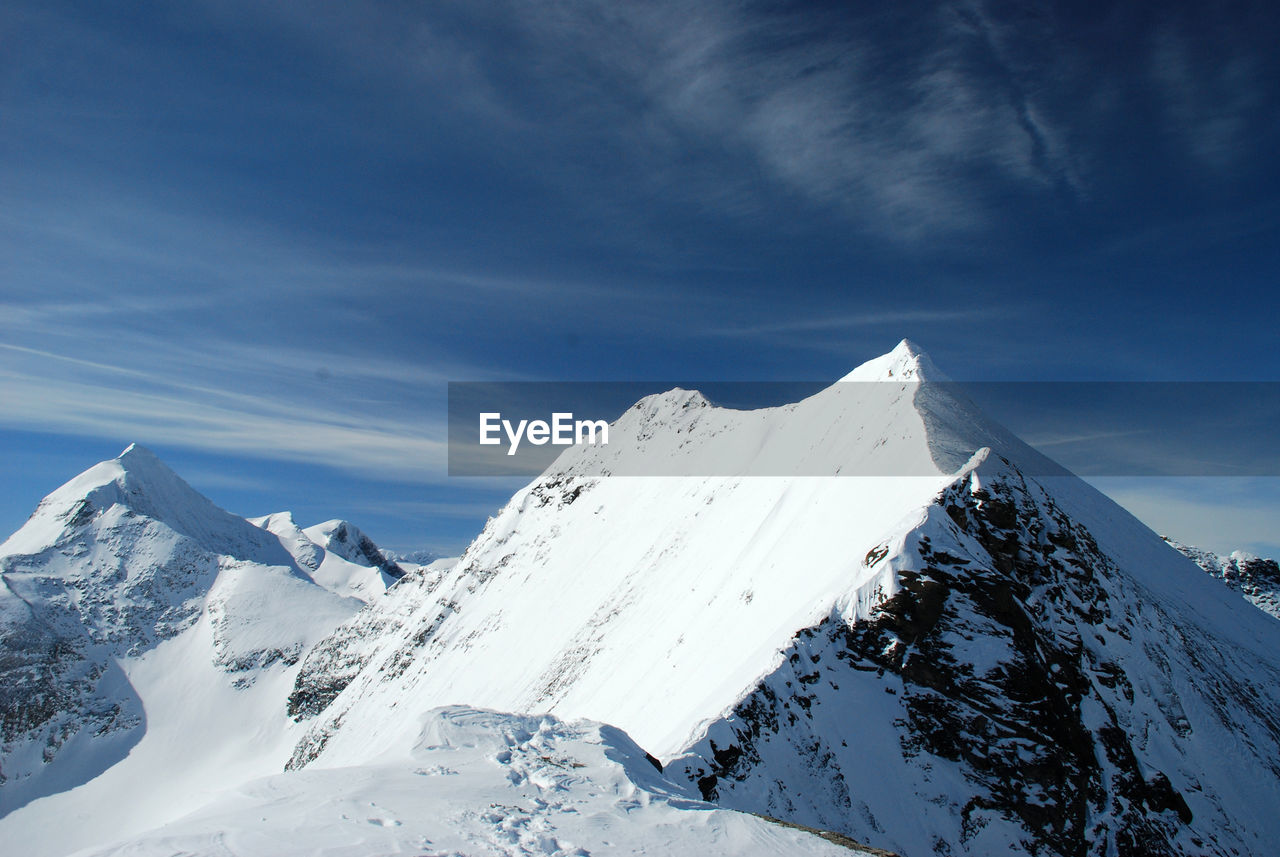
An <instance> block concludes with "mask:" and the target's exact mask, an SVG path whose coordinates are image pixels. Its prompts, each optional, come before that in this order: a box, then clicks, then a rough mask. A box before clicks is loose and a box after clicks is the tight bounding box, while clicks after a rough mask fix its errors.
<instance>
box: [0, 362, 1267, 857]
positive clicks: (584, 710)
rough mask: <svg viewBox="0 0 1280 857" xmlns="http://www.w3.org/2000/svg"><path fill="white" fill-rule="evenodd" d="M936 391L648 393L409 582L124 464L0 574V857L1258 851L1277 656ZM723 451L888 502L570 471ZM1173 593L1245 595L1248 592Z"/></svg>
mask: <svg viewBox="0 0 1280 857" xmlns="http://www.w3.org/2000/svg"><path fill="white" fill-rule="evenodd" d="M939 377H940V376H938V375H937V370H936V369H934V368H933V367H932V365H931V364H930V363H929V362H928V360H927V358H925V357H923V356H922V355H920V354H918V352H916V351H915V350H914V349H913V348H912V347H911V346H910V345H909V344H907V343H904V344H903V345H900V346H899V347H898V348H897V349H895V350H894V351H893V352H892V353H890V354H888V355H885V356H884V357H881V358H878V359H876V360H873V361H871V362H869V363H867V364H865V365H864V366H862V367H859V368H858V369H857V370H855V371H854V372H852V373H850V375H849V376H848V377H847V378H846V379H845V380H850V381H858V382H868V381H880V382H884V384H885V385H887V386H886V387H885V388H884V389H882V390H879V391H878V392H877V393H876V394H875V395H874V396H869V395H866V394H865V390H866V389H867V388H868V386H869V385H868V384H865V383H856V384H836V385H834V386H833V387H831V388H830V389H828V390H826V391H823V392H821V393H818V394H817V395H815V396H813V397H811V398H809V399H806V400H804V401H802V402H799V403H796V404H794V405H788V406H785V407H783V408H778V409H770V412H769V413H768V414H765V415H763V416H762V415H761V414H760V413H759V412H735V411H726V410H723V409H720V408H716V407H714V406H713V405H711V404H710V403H709V402H707V401H706V400H705V399H702V398H701V397H700V396H697V395H696V394H690V393H688V392H678V393H672V394H666V395H661V396H655V397H650V398H648V399H645V400H644V401H642V402H641V403H638V405H637V406H636V407H635V408H633V409H631V410H629V411H628V412H627V413H626V414H624V416H623V417H622V418H620V419H619V420H618V421H617V422H616V423H615V424H614V425H613V427H612V429H611V443H610V446H609V447H608V448H607V449H602V448H599V447H596V448H582V449H575V450H570V451H569V452H567V453H566V454H565V455H563V456H562V457H561V458H560V460H558V461H557V462H556V464H555V465H553V466H552V467H551V468H550V469H549V470H548V471H547V472H546V473H545V474H543V475H542V476H541V477H540V478H538V479H537V480H535V481H534V482H533V483H532V484H530V485H529V486H528V487H526V488H524V489H522V490H521V491H519V492H517V493H516V494H515V496H514V497H513V498H512V499H511V501H510V502H509V503H508V504H507V506H506V507H505V508H504V509H503V510H502V511H501V512H500V513H499V514H498V515H496V516H495V517H494V518H493V519H491V520H490V521H489V523H488V525H487V526H486V527H485V529H484V531H483V532H482V533H481V534H480V535H479V536H478V537H477V539H476V540H475V542H474V543H473V544H472V545H471V547H470V548H468V550H467V551H466V553H465V554H464V555H463V556H462V557H461V558H460V559H458V560H435V561H432V562H429V563H425V562H420V561H419V562H415V561H414V560H415V559H418V560H425V559H429V558H428V557H417V558H414V557H403V558H401V557H397V556H395V555H391V554H388V553H387V552H385V551H381V550H379V549H378V548H377V546H376V545H374V544H373V543H372V541H370V540H369V539H368V538H367V537H366V536H364V535H363V534H362V533H360V532H359V530H358V529H356V528H355V527H353V526H352V525H350V524H347V523H345V522H340V521H334V522H328V523H326V524H322V525H318V526H316V527H310V528H307V529H305V530H304V529H301V528H299V527H298V526H297V525H296V524H295V523H294V522H293V520H292V519H291V518H290V517H289V516H288V515H287V514H281V515H272V516H268V517H267V518H263V519H256V520H255V521H253V522H252V523H250V522H246V521H244V520H242V519H238V518H235V517H234V516H231V515H228V514H227V513H225V512H223V511H222V510H220V509H217V508H216V507H214V506H213V505H212V504H211V503H209V502H208V501H207V500H204V498H202V497H199V495H197V494H195V492H194V491H191V489H190V488H188V487H187V486H186V485H185V483H182V482H181V480H180V479H178V478H177V477H176V476H174V475H173V474H172V473H171V472H170V471H168V469H167V468H165V467H164V466H163V465H162V464H160V463H159V462H158V461H156V460H155V459H154V457H153V456H150V455H149V454H148V453H145V451H142V450H139V449H137V448H133V449H131V450H129V451H127V452H126V453H125V455H123V456H122V457H121V458H120V459H118V460H117V461H115V462H106V463H104V464H103V465H99V466H98V467H97V468H94V469H92V470H90V471H88V472H87V473H86V474H85V475H83V476H81V477H78V479H77V480H73V481H72V482H71V483H68V485H67V486H64V487H63V488H62V489H59V491H58V492H55V494H53V495H51V496H50V498H48V499H46V501H45V502H44V503H42V504H41V507H40V509H38V510H37V512H36V514H35V515H33V517H32V520H31V521H30V522H28V524H27V526H25V527H24V528H23V530H22V531H20V532H19V533H18V534H15V536H14V537H13V538H11V539H10V540H9V541H8V542H6V543H5V545H4V546H3V547H2V548H0V568H2V569H3V581H4V584H5V587H6V588H5V589H4V590H3V592H2V593H0V598H2V599H3V600H0V620H2V621H3V623H4V624H3V626H0V633H2V634H3V635H4V644H5V646H6V648H5V650H4V651H5V657H6V661H5V662H4V663H3V665H2V666H3V669H4V673H3V686H2V687H0V692H2V693H4V694H6V696H5V698H4V701H5V705H6V707H5V711H6V715H5V717H6V720H5V728H6V733H5V744H4V747H3V752H4V755H3V756H0V773H2V774H3V775H4V776H5V777H6V780H5V782H4V783H3V785H2V786H0V800H2V801H4V804H3V809H4V810H5V811H8V810H13V811H12V812H10V814H9V815H7V816H6V817H4V818H0V836H3V837H5V838H6V840H11V839H12V840H13V841H19V840H20V841H23V842H24V843H25V842H30V843H32V844H31V846H30V847H29V848H27V849H26V850H25V853H30V854H49V855H55V854H65V853H69V852H71V851H74V850H76V849H78V848H83V847H94V848H97V849H99V850H98V851H95V852H94V853H141V854H170V853H186V852H192V853H220V854H221V853H230V854H259V853H261V854H277V853H316V852H317V850H318V849H319V847H320V846H321V845H322V844H323V845H326V846H330V847H331V849H332V853H350V854H365V853H370V852H379V853H384V852H394V851H406V852H410V853H423V854H468V855H469V854H476V855H481V854H484V855H488V854H544V853H545V854H582V853H590V854H609V853H626V854H631V853H653V854H673V853H674V854H681V853H709V854H795V853H834V852H833V851H832V849H833V847H834V846H833V844H832V843H833V842H840V843H843V844H844V845H848V844H849V843H850V842H851V841H856V842H861V843H867V844H868V845H870V846H875V847H878V848H884V849H888V850H890V851H895V852H899V853H901V854H905V855H923V854H934V853H937V854H953V855H957V854H975V855H976V854H991V853H1014V854H1016V853H1026V854H1049V855H1068V854H1069V855H1073V857H1074V855H1093V854H1097V855H1104V854H1105V855H1112V854H1115V855H1139V854H1197V855H1198V854H1222V855H1226V854H1263V853H1268V845H1269V844H1270V843H1273V842H1274V841H1276V840H1277V838H1280V817H1278V816H1277V813H1276V812H1275V811H1274V810H1275V807H1277V806H1280V762H1277V760H1278V759H1280V715H1278V714H1277V712H1280V664H1278V663H1277V656H1276V653H1277V652H1280V623H1277V622H1276V621H1275V620H1274V619H1273V618H1271V617H1269V616H1267V615H1265V614H1264V613H1263V612H1261V611H1259V610H1256V609H1255V608H1254V607H1252V606H1251V605H1250V604H1248V603H1247V602H1246V601H1245V600H1244V599H1243V598H1241V597H1240V595H1239V594H1237V593H1236V592H1232V591H1231V589H1230V588H1228V587H1226V586H1223V585H1222V583H1221V582H1220V581H1219V580H1215V579H1213V577H1212V576H1210V575H1207V574H1205V573H1204V572H1203V571H1201V570H1200V569H1199V568H1197V567H1196V565H1195V564H1193V563H1192V562H1191V561H1189V560H1187V559H1186V558H1185V557H1183V556H1182V555H1180V554H1179V553H1178V552H1176V551H1174V550H1172V549H1170V547H1169V546H1167V545H1166V544H1165V543H1164V542H1162V541H1161V540H1160V539H1159V537H1157V536H1156V535H1155V534H1153V533H1151V532H1150V531H1149V530H1148V529H1146V528H1145V527H1143V526H1142V525H1141V524H1140V523H1139V522H1137V521H1136V520H1135V519H1133V518H1132V517H1131V516H1129V515H1128V514H1127V513H1125V512H1124V511H1123V510H1121V509H1120V508H1118V507H1117V506H1115V505H1114V504H1113V503H1111V502H1110V501H1109V500H1107V499H1106V498H1104V497H1102V496H1101V495H1100V494H1098V493H1097V492H1096V491H1094V490H1093V489H1092V488H1090V487H1089V486H1087V485H1086V484H1084V483H1083V482H1081V481H1079V480H1077V479H1075V478H1074V477H1071V476H1069V475H1065V474H1064V475H1061V476H1044V475H1040V474H1046V473H1052V472H1054V468H1053V466H1052V465H1051V463H1049V462H1046V460H1045V459H1043V458H1042V457H1041V456H1040V455H1039V454H1038V453H1036V452H1035V451H1034V450H1031V449H1030V448H1029V447H1027V446H1026V445H1025V444H1022V443H1021V442H1020V441H1019V440H1017V438H1015V437H1012V436H1011V435H1009V433H1008V432H1007V431H1005V430H1004V429H1002V428H1001V427H999V426H997V425H994V424H992V423H990V422H988V421H987V420H986V419H985V418H984V417H983V416H982V415H981V414H980V413H978V412H977V411H976V410H975V409H974V408H973V407H972V406H971V405H970V404H968V403H966V402H963V401H958V400H956V399H954V398H952V397H950V395H949V394H946V393H944V392H941V390H940V389H939V388H936V387H933V386H931V385H929V384H928V381H929V380H931V379H937V378H939ZM886 390H887V391H888V392H887V393H886ZM860 391H862V392H860ZM761 425H768V426H770V427H771V428H770V430H769V432H768V435H769V436H768V437H764V436H761V435H760V431H759V427H760V426H761ZM780 437H785V439H786V443H780V442H778V438H780ZM725 448H729V449H732V450H734V451H735V452H734V454H735V455H737V456H738V457H739V458H738V460H740V461H741V462H742V463H743V468H744V472H757V471H759V470H761V469H763V470H767V471H769V472H797V473H799V472H804V473H813V472H815V471H819V472H820V471H825V472H828V473H830V474H837V473H850V472H895V473H910V474H914V475H911V476H898V477H873V476H857V477H853V476H841V477H839V478H832V477H830V476H828V477H822V476H804V477H790V478H784V477H776V476H775V477H761V476H757V477H731V476H726V477H716V478H694V477H660V478H657V477H655V478H646V479H633V478H602V477H600V476H598V474H600V473H601V472H626V471H628V470H629V469H632V468H637V467H642V466H643V462H644V461H645V460H646V456H647V457H650V458H653V459H655V460H657V459H663V460H667V461H668V463H669V460H671V459H673V458H687V457H689V456H698V455H702V454H715V453H713V452H712V451H713V450H723V449H725ZM601 456H616V457H617V461H612V460H602V459H601ZM788 456H791V457H792V458H793V459H794V460H788V458H787V457H788ZM660 464H661V462H659V465H660ZM661 469H662V468H661V466H659V470H661ZM1029 474H1037V476H1035V477H1034V478H1033V477H1032V476H1031V475H1029ZM1197 561H1199V560H1198V559H1197ZM1202 564H1203V563H1202ZM1206 567H1207V568H1209V570H1210V571H1211V573H1212V574H1213V575H1214V576H1217V577H1219V578H1222V579H1225V580H1226V582H1227V583H1228V584H1231V585H1234V586H1235V588H1236V589H1239V590H1241V591H1242V592H1244V594H1245V595H1247V596H1250V593H1251V590H1250V589H1249V588H1248V586H1246V585H1245V584H1243V583H1240V584H1239V585H1236V582H1238V580H1239V579H1240V578H1241V577H1242V576H1243V574H1244V571H1247V572H1248V573H1249V575H1251V578H1250V579H1251V580H1252V581H1253V582H1252V583H1250V584H1249V586H1254V588H1255V589H1256V588H1258V587H1259V586H1260V584H1258V583H1257V581H1259V580H1260V579H1261V577H1262V576H1263V574H1262V572H1265V571H1266V569H1262V570H1261V571H1259V570H1258V569H1257V568H1255V567H1254V566H1253V565H1250V564H1248V563H1245V564H1244V565H1240V564H1239V563H1237V566H1235V567H1234V568H1236V569H1237V570H1236V571H1234V572H1230V573H1228V572H1227V571H1226V570H1220V571H1214V569H1215V568H1219V566H1217V565H1213V564H1212V563H1211V564H1210V566H1206ZM1254 594H1256V593H1254ZM1250 597H1252V596H1250ZM1254 600H1255V601H1256V600H1257V598H1255V599H1254ZM459 705H462V706H467V707H466V708H459V707H457V706H459ZM15 712H16V713H15ZM496 712H514V713H515V714H499V713H496ZM535 714H536V715H538V716H525V715H535ZM543 715H547V716H543ZM606 723H607V724H611V725H608V726H605V725H602V724H606ZM624 730H625V731H624ZM633 739H634V743H633ZM640 748H644V749H643V750H642V749H640ZM646 751H647V753H651V754H653V757H654V758H651V757H649V756H648V755H647V753H646ZM660 767H661V768H662V770H661V771H659V768H660ZM286 770H287V771H288V772H287V773H282V772H284V771H286ZM42 795H43V796H44V797H41V796H42ZM33 798H39V799H36V800H33ZM760 816H769V817H773V818H776V819H782V820H784V821H786V822H789V823H791V824H793V825H803V826H805V827H807V828H814V829H820V830H824V831H828V832H829V833H828V834H827V835H828V837H829V838H828V839H819V838H817V837H816V836H813V835H810V834H809V833H806V832H804V831H802V830H799V829H798V828H794V827H786V828H784V827H781V826H779V825H778V824H776V823H774V822H766V821H764V820H762V819H761V818H760ZM68 819H72V820H74V823H68ZM161 825H163V827H161ZM148 831H150V832H148ZM299 831H300V832H299ZM842 837H844V838H842ZM111 842H115V843H117V844H115V845H110V846H109V847H106V846H108V843H111ZM104 847H106V850H105V851H103V850H102V849H103V848H104ZM846 853H847V852H846Z"/></svg>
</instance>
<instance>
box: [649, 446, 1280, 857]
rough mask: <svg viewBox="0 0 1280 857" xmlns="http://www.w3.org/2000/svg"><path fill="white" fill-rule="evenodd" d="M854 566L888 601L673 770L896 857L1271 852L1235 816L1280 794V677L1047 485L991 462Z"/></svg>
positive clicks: (712, 796)
mask: <svg viewBox="0 0 1280 857" xmlns="http://www.w3.org/2000/svg"><path fill="white" fill-rule="evenodd" d="M866 561H867V563H868V564H869V565H876V564H880V563H893V564H896V565H897V566H898V568H899V571H898V575H897V576H898V583H899V586H900V588H899V589H898V590H897V592H896V593H894V594H892V595H889V596H888V597H886V598H885V599H884V600H883V601H881V603H880V604H879V605H878V606H876V607H875V608H873V609H872V610H871V611H870V613H869V614H868V615H867V616H865V617H864V618H862V619H860V620H859V621H855V622H850V621H848V617H846V616H843V615H841V614H840V613H838V612H834V613H833V614H832V615H830V616H828V617H826V618H824V619H823V620H822V621H821V622H818V623H816V624H815V625H812V626H810V627H808V628H805V629H802V630H800V631H799V632H798V633H797V634H796V636H795V638H794V639H793V640H792V642H791V644H790V646H788V648H787V649H786V650H785V651H784V652H783V657H782V659H781V662H780V663H779V665H778V667H777V669H776V670H775V671H774V672H773V673H771V674H770V675H768V676H766V677H765V678H764V679H763V680H762V681H761V682H760V683H759V684H757V686H756V687H755V688H754V689H753V690H752V691H751V692H750V693H749V694H747V695H746V696H745V697H744V698H743V699H742V700H740V701H739V702H738V703H737V704H736V705H735V706H734V708H733V711H732V712H731V713H730V714H729V716H727V717H725V718H723V719H721V720H719V721H717V722H716V723H714V724H713V725H712V726H711V727H710V728H709V729H708V730H707V734H706V735H705V737H704V738H703V739H702V740H701V741H699V742H698V743H697V744H695V745H694V747H693V748H691V751H690V753H689V754H687V755H686V756H684V757H682V758H679V759H677V760H675V761H674V762H672V763H671V764H670V765H669V766H668V768H667V772H668V774H669V775H672V776H676V775H679V776H682V777H684V778H685V779H686V780H688V781H689V782H691V783H693V784H696V785H697V786H698V788H699V789H700V790H701V792H702V794H703V795H704V796H705V797H706V798H707V799H708V800H714V801H716V802H718V803H720V804H721V805H724V806H732V807H736V808H740V809H747V810H750V811H754V812H762V813H768V814H772V815H778V816H781V817H785V818H792V819H796V820H799V821H802V822H804V823H806V824H810V825H814V826H819V827H827V828H832V829H836V830H842V831H845V832H848V833H850V834H851V835H854V836H855V837H856V838H861V839H863V840H864V841H870V842H877V841H879V842H886V841H890V840H892V844H893V846H894V847H900V848H902V850H903V851H904V853H930V852H935V853H952V852H953V851H955V850H960V851H963V852H965V853H975V854H995V853H1015V852H1019V851H1026V852H1029V853H1050V854H1097V855H1105V854H1116V855H1140V854H1231V853H1260V849H1263V848H1264V847H1265V840H1264V839H1260V838H1259V837H1258V836H1257V831H1256V829H1254V830H1250V829H1249V828H1248V827H1243V826H1241V825H1239V822H1238V819H1239V818H1240V817H1241V815H1244V816H1245V817H1249V818H1253V817H1256V816H1255V815H1254V813H1255V812H1257V810H1258V809H1263V808H1265V807H1266V806H1267V805H1269V802H1273V801H1274V800H1275V799H1276V795H1277V789H1276V784H1277V783H1280V760H1278V758H1277V756H1276V752H1277V751H1278V750H1280V708H1277V707H1276V705H1275V700H1276V698H1277V692H1276V688H1277V682H1278V681H1280V670H1277V669H1276V667H1275V664H1274V663H1271V664H1267V663H1263V664H1250V665H1249V666H1248V667H1247V668H1242V667H1241V665H1240V664H1239V663H1238V662H1237V661H1236V654H1237V650H1236V649H1235V648H1234V647H1233V646H1230V645H1226V644H1224V641H1222V640H1221V639H1218V638H1216V637H1215V635H1214V634H1213V633H1212V629H1206V628H1203V627H1199V626H1197V625H1195V624H1192V623H1189V622H1187V621H1186V620H1185V617H1183V616H1180V615H1178V614H1177V612H1176V605H1175V604H1172V603H1170V602H1168V601H1165V600H1164V599H1162V598H1161V597H1159V596H1158V595H1157V594H1155V593H1153V592H1151V591H1149V590H1147V589H1146V588H1145V587H1143V586H1142V585H1140V584H1139V583H1138V582H1137V581H1135V580H1133V579H1132V578H1130V577H1129V576H1128V575H1126V574H1125V572H1124V570H1123V569H1121V568H1120V567H1119V566H1118V565H1117V564H1116V562H1115V561H1114V560H1113V559H1112V558H1111V557H1109V556H1108V555H1107V554H1106V553H1105V552H1104V551H1103V550H1102V549H1100V548H1099V546H1098V544H1097V542H1096V541H1095V540H1094V538H1093V537H1092V535H1091V534H1090V533H1089V531H1088V529H1087V528H1085V527H1083V526H1082V525H1080V524H1078V523H1075V522H1073V521H1072V520H1071V518H1070V517H1069V516H1068V515H1067V514H1066V513H1065V512H1064V511H1063V510H1062V508H1061V507H1059V506H1058V505H1057V503H1056V502H1055V501H1054V499H1053V497H1052V495H1051V494H1049V493H1048V492H1046V491H1045V490H1044V489H1043V488H1042V487H1041V486H1039V485H1037V484H1035V483H1033V482H1030V481H1028V480H1026V479H1025V478H1023V477H1022V476H1021V475H1020V474H1019V473H1018V472H1017V471H1016V470H1015V469H1013V468H1011V467H1010V466H1009V465H1008V463H1007V462H1001V461H996V462H984V463H983V464H981V465H979V466H978V467H976V468H975V469H974V470H973V472H972V473H971V474H969V475H968V476H967V478H966V477H965V475H964V474H962V478H960V479H958V480H957V481H956V483H955V484H953V485H952V486H950V487H949V488H948V489H947V490H945V491H943V492H942V493H941V494H940V495H939V496H938V497H937V499H936V501H935V503H934V504H933V505H932V506H931V507H930V509H929V515H928V517H927V518H926V520H925V521H924V522H923V523H922V524H921V525H920V526H919V527H917V528H916V529H915V530H913V531H912V533H911V534H910V535H909V537H908V538H907V539H906V541H905V543H904V550H903V552H902V553H899V554H897V555H896V556H895V555H890V554H886V553H885V552H884V551H883V550H873V551H872V552H871V553H869V554H868V556H867V559H866ZM886 594H887V593H886ZM886 727H887V728H886ZM1233 745H1234V746H1233ZM1241 750H1244V752H1241ZM887 771H892V779H893V780H895V781H896V782H897V783H898V784H899V785H898V787H899V788H900V789H901V788H903V787H905V788H906V789H907V790H908V793H909V794H911V795H912V796H913V797H914V800H912V801H911V804H910V805H911V807H912V809H911V812H910V814H909V815H910V823H909V825H908V824H905V823H904V819H903V818H902V806H901V804H900V803H898V800H900V796H899V795H894V798H893V799H886V795H885V786H884V781H885V779H886V772H887ZM1246 772H1247V773H1246ZM1236 778H1243V782H1244V783H1247V784H1248V785H1246V786H1245V787H1244V788H1238V787H1236V788H1233V787H1232V783H1233V780H1235V779H1236ZM1254 788H1257V789H1259V790H1260V791H1261V792H1262V793H1263V795H1264V797H1263V798H1262V799H1261V800H1259V799H1258V798H1257V797H1256V796H1255V797H1254V798H1253V802H1254V806H1255V809H1253V810H1252V811H1251V810H1249V809H1246V808H1245V805H1246V804H1247V803H1248V802H1249V801H1250V795H1249V791H1250V790H1252V789H1254ZM1270 805H1276V804H1274V803H1271V804H1270ZM911 826H914V828H915V829H914V830H912V829H911Z"/></svg>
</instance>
